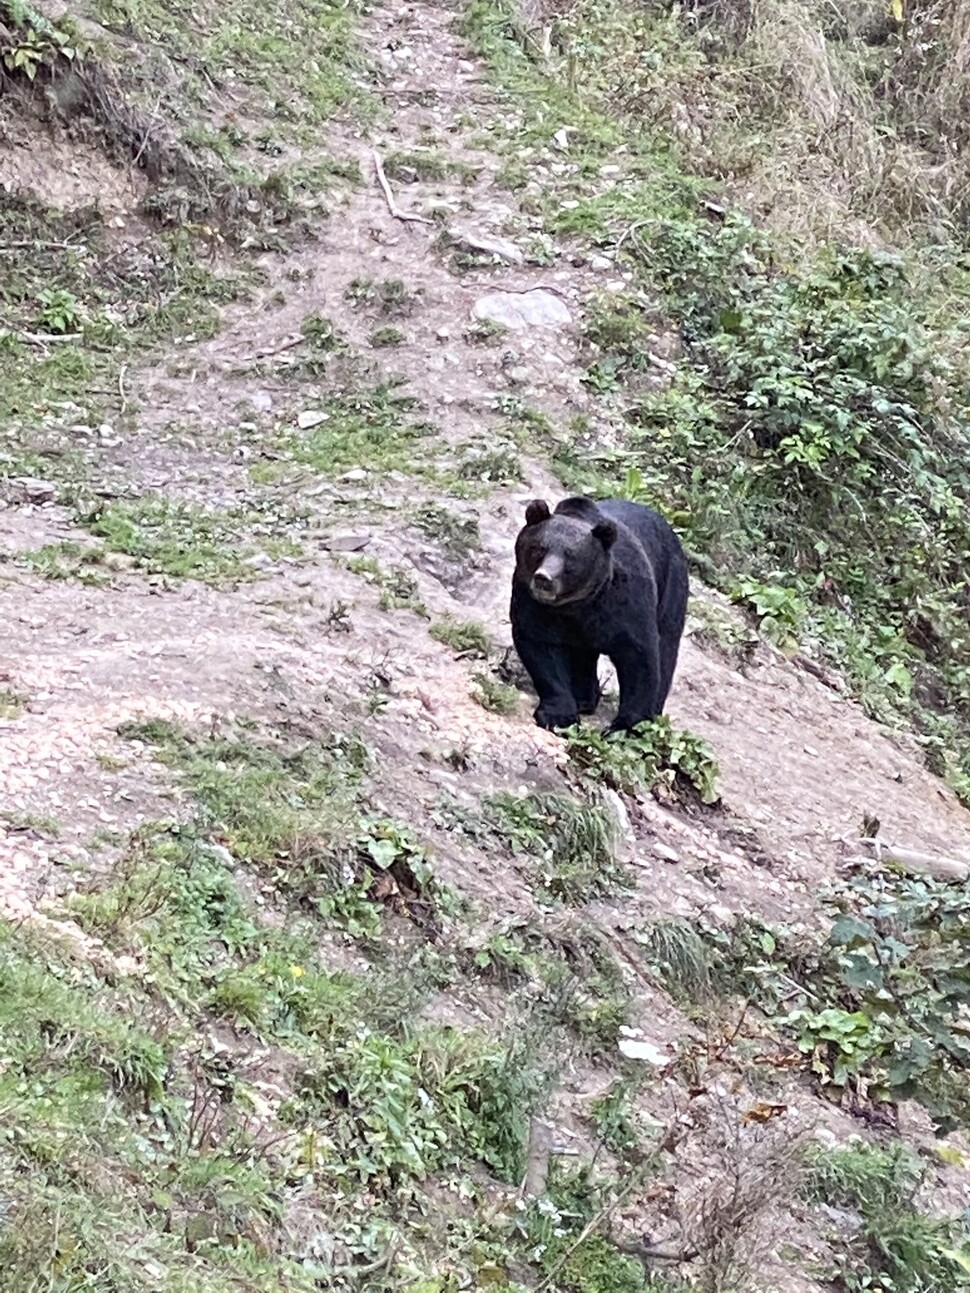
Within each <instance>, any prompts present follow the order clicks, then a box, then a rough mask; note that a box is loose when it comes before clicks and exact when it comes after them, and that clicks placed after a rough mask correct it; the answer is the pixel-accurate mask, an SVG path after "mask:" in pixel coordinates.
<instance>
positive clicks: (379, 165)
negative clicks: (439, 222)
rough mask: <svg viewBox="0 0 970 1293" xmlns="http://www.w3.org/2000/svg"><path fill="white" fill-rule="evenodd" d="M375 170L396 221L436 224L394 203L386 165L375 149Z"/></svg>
mask: <svg viewBox="0 0 970 1293" xmlns="http://www.w3.org/2000/svg"><path fill="white" fill-rule="evenodd" d="M374 170H375V171H376V172H377V180H378V183H379V184H380V186H381V188H382V190H383V192H384V201H385V202H386V203H387V209H388V211H390V213H391V215H392V216H394V218H395V219H396V220H413V221H415V222H416V223H417V224H434V221H433V220H429V219H428V217H427V216H423V215H412V214H411V213H410V212H409V211H402V210H401V208H400V207H399V206H398V204H397V203H396V202H395V201H394V194H393V193H392V192H391V186H390V184H388V182H387V176H386V175H385V174H384V163H383V162H382V161H381V155H380V153H379V152H378V151H377V149H376V148H375V149H374Z"/></svg>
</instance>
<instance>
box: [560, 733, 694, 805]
mask: <svg viewBox="0 0 970 1293" xmlns="http://www.w3.org/2000/svg"><path fill="white" fill-rule="evenodd" d="M566 738H567V741H568V743H569V755H570V758H571V759H573V760H574V761H575V763H576V765H577V767H579V768H581V769H583V771H584V772H585V773H586V774H587V775H588V776H591V777H594V778H595V779H596V780H599V781H604V782H606V784H607V785H610V786H614V787H616V789H618V790H629V789H636V788H637V787H642V788H646V789H652V790H653V791H654V793H655V794H658V795H662V796H670V797H674V798H677V797H680V798H682V799H684V798H686V799H687V801H689V799H690V797H691V796H693V797H694V798H695V799H696V800H699V801H700V803H702V804H707V805H713V804H716V803H717V802H718V800H719V799H720V791H719V790H718V777H719V775H720V773H719V770H718V766H717V763H716V762H715V759H714V756H713V754H712V752H711V749H710V747H709V746H708V744H707V742H706V741H705V740H703V738H702V737H699V736H695V735H694V734H693V733H692V732H687V731H678V730H677V729H676V728H674V726H673V724H672V723H671V722H670V719H669V718H655V719H653V720H651V721H650V722H646V723H640V724H639V725H638V726H637V728H636V730H635V731H633V732H628V733H624V734H623V735H621V736H617V737H606V736H603V735H602V733H600V732H597V731H595V730H594V729H592V728H587V727H582V726H579V727H574V728H570V729H569V730H568V731H567V732H566Z"/></svg>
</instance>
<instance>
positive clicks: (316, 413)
mask: <svg viewBox="0 0 970 1293" xmlns="http://www.w3.org/2000/svg"><path fill="white" fill-rule="evenodd" d="M329 416H330V414H329V413H324V412H323V411H322V410H321V409H303V411H302V412H301V413H298V414H297V415H296V425H297V426H298V427H299V428H300V430H301V431H309V430H310V428H311V427H316V426H319V425H320V423H321V422H326V420H327V418H328V417H329Z"/></svg>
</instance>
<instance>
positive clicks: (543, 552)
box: [510, 498, 688, 732]
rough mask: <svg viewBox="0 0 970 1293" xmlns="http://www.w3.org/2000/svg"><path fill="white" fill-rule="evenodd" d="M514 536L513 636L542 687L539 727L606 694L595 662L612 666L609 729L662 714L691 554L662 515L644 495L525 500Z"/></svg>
mask: <svg viewBox="0 0 970 1293" xmlns="http://www.w3.org/2000/svg"><path fill="white" fill-rule="evenodd" d="M525 522H526V523H525V526H524V528H523V529H522V530H520V532H519V535H518V538H517V539H516V541H515V574H514V575H513V577H512V605H511V612H510V613H511V619H512V641H513V642H514V643H515V649H516V651H517V652H518V654H519V658H520V659H521V661H522V663H523V664H524V665H525V667H526V669H527V670H528V672H529V676H530V677H531V679H532V681H533V683H534V685H535V689H536V691H537V692H538V694H539V707H538V709H537V710H536V711H535V719H536V722H537V723H538V724H539V726H540V727H549V728H552V727H569V726H570V725H571V724H572V723H575V722H577V720H578V718H579V715H580V714H592V713H593V711H594V710H595V709H596V707H597V705H598V704H599V701H600V694H601V693H600V685H599V680H598V678H597V673H596V666H597V661H598V659H599V657H600V656H601V655H606V656H608V657H609V658H610V660H611V661H612V662H613V665H614V667H615V668H616V673H617V678H618V680H619V684H620V706H619V710H618V711H617V715H616V718H615V719H614V720H613V722H612V723H611V724H610V727H609V728H608V729H607V730H608V731H610V732H622V731H627V730H629V729H630V728H632V727H636V725H637V723H640V722H642V721H643V720H644V719H649V718H656V717H657V715H658V714H660V713H662V712H663V707H664V704H665V703H666V700H667V696H668V694H669V692H670V684H671V682H672V681H673V676H674V668H675V667H676V664H677V653H678V650H679V648H680V638H681V634H682V633H683V631H684V621H685V619H686V616H687V589H688V580H687V561H686V559H685V557H684V551H683V548H682V547H681V546H680V540H679V539H678V538H677V536H676V534H675V533H674V532H673V530H672V529H671V528H670V526H669V525H668V523H667V522H666V521H665V520H664V518H663V517H662V516H660V515H659V513H657V512H655V511H653V509H652V508H649V507H645V506H643V505H642V504H640V503H628V502H625V501H623V500H621V499H607V500H605V501H603V502H600V503H594V502H593V501H592V500H591V499H589V498H566V499H563V501H562V502H561V503H560V504H559V506H558V507H557V508H556V510H555V512H553V513H551V514H550V512H549V507H548V505H547V504H546V503H545V502H544V501H542V500H538V499H537V500H534V501H533V502H531V503H530V504H529V506H528V507H527V508H526V513H525Z"/></svg>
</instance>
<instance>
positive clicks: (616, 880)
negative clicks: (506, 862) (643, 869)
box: [485, 792, 630, 903]
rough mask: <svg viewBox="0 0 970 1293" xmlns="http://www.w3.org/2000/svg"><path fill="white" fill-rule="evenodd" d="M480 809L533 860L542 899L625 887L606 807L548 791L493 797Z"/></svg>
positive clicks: (578, 897)
mask: <svg viewBox="0 0 970 1293" xmlns="http://www.w3.org/2000/svg"><path fill="white" fill-rule="evenodd" d="M485 808H486V816H487V819H488V820H491V821H492V822H494V823H495V825H496V827H497V828H498V829H499V830H500V832H501V833H502V834H503V835H504V836H505V838H506V840H507V841H508V842H509V844H510V845H512V847H513V848H516V849H522V850H524V851H525V852H526V853H527V854H529V855H530V856H531V857H532V858H534V859H535V861H536V864H537V872H538V874H537V880H538V886H539V892H540V894H544V895H545V896H546V897H547V898H548V897H551V898H557V899H559V900H561V901H563V902H570V903H585V902H589V901H590V900H591V899H593V898H597V897H602V896H605V895H607V894H615V893H617V892H618V891H622V889H624V888H627V887H629V885H630V876H629V875H628V873H627V872H626V870H625V868H624V867H623V866H621V865H620V863H619V862H618V860H617V856H616V849H617V844H618V840H617V826H616V822H615V821H614V819H613V817H612V816H611V814H610V812H609V810H608V809H607V808H605V807H603V806H601V805H599V804H596V803H589V802H586V801H584V800H580V799H575V798H573V797H572V796H571V795H566V794H558V793H553V792H549V793H544V794H530V795H525V796H521V797H520V796H517V795H509V794H500V795H493V796H491V797H490V798H489V799H487V800H486V803H485Z"/></svg>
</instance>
